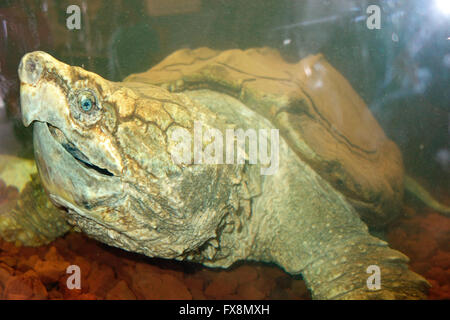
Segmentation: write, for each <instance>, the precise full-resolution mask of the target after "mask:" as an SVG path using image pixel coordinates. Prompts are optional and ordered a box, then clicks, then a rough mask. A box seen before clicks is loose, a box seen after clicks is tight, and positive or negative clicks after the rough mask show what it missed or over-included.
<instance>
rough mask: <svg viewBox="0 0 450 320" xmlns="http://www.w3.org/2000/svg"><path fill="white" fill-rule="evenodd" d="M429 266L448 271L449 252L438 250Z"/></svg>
mask: <svg viewBox="0 0 450 320" xmlns="http://www.w3.org/2000/svg"><path fill="white" fill-rule="evenodd" d="M431 264H433V265H437V266H440V267H441V268H443V269H450V252H447V251H442V250H438V251H437V253H436V254H435V255H434V256H433V257H432V258H431Z"/></svg>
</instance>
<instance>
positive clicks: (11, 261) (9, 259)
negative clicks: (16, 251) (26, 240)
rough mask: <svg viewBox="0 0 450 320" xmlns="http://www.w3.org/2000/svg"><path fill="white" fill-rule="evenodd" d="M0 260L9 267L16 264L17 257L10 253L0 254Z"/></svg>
mask: <svg viewBox="0 0 450 320" xmlns="http://www.w3.org/2000/svg"><path fill="white" fill-rule="evenodd" d="M0 262H3V263H5V264H7V265H8V266H10V267H15V266H16V264H17V257H16V256H10V255H5V256H0Z"/></svg>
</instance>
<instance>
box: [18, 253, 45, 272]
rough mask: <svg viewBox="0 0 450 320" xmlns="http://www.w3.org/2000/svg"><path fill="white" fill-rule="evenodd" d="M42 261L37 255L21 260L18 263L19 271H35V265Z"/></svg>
mask: <svg viewBox="0 0 450 320" xmlns="http://www.w3.org/2000/svg"><path fill="white" fill-rule="evenodd" d="M38 261H40V259H39V256H38V255H37V254H33V255H31V256H29V257H28V258H25V259H20V260H19V261H18V262H17V269H18V270H20V271H22V272H26V271H28V270H30V269H34V266H35V264H36V263H37V262H38Z"/></svg>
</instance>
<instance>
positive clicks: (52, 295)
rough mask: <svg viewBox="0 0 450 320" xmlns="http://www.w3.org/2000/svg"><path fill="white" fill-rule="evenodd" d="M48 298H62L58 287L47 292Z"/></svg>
mask: <svg viewBox="0 0 450 320" xmlns="http://www.w3.org/2000/svg"><path fill="white" fill-rule="evenodd" d="M48 298H49V299H50V300H63V299H64V296H63V294H62V293H61V292H60V291H58V289H56V288H54V289H52V290H50V291H49V292H48Z"/></svg>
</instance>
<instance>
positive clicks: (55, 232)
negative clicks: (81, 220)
mask: <svg viewBox="0 0 450 320" xmlns="http://www.w3.org/2000/svg"><path fill="white" fill-rule="evenodd" d="M0 179H2V180H3V179H5V181H6V184H11V185H13V186H15V187H17V189H18V190H19V192H20V193H19V196H18V198H17V199H8V200H7V201H6V202H5V201H4V203H1V204H0V238H2V239H4V240H6V241H8V242H14V243H16V244H21V245H25V246H39V245H45V244H47V243H49V242H51V241H53V240H54V239H56V238H57V237H59V236H61V235H63V234H64V233H66V232H67V231H69V229H70V226H69V225H68V224H67V222H66V220H65V215H64V212H62V211H61V210H59V209H57V208H56V207H55V206H54V205H53V204H52V203H51V202H50V200H49V199H48V197H47V195H46V193H45V191H44V188H43V186H42V184H41V182H40V178H39V175H38V174H37V171H36V166H35V164H34V161H31V160H26V159H21V158H16V157H12V156H0Z"/></svg>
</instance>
